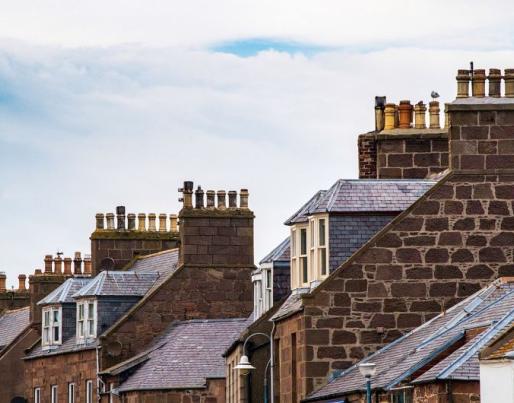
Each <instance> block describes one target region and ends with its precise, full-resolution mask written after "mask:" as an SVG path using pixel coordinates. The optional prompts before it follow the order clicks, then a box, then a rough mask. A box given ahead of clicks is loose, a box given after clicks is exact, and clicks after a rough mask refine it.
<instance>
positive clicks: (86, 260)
mask: <svg viewBox="0 0 514 403" xmlns="http://www.w3.org/2000/svg"><path fill="white" fill-rule="evenodd" d="M84 274H85V275H88V276H89V275H91V274H92V270H91V257H90V256H88V255H86V256H85V257H84Z"/></svg>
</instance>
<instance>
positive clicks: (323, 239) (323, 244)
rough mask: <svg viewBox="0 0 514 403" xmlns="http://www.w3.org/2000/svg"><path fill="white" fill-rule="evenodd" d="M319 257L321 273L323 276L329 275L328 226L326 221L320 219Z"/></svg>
mask: <svg viewBox="0 0 514 403" xmlns="http://www.w3.org/2000/svg"><path fill="white" fill-rule="evenodd" d="M318 256H319V258H318V259H319V261H318V265H319V271H320V274H321V276H326V275H327V274H328V265H327V225H326V219H325V218H320V219H318Z"/></svg>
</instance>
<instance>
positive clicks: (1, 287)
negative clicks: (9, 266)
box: [0, 271, 7, 292]
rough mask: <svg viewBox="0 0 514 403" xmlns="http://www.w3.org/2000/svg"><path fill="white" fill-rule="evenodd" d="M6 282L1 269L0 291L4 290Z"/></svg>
mask: <svg viewBox="0 0 514 403" xmlns="http://www.w3.org/2000/svg"><path fill="white" fill-rule="evenodd" d="M6 282H7V276H6V275H5V273H4V272H3V271H0V292H5V290H6Z"/></svg>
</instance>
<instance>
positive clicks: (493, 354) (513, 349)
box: [480, 325, 514, 360]
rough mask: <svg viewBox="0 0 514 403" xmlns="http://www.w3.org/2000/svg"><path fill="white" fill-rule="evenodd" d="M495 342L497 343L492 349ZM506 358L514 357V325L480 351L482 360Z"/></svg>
mask: <svg viewBox="0 0 514 403" xmlns="http://www.w3.org/2000/svg"><path fill="white" fill-rule="evenodd" d="M500 339H501V340H500ZM497 342H498V343H497ZM493 344H494V345H495V346H494V349H492V345H493ZM504 358H508V359H511V360H512V359H514V325H512V326H511V327H510V328H509V329H508V330H506V331H505V332H504V333H503V334H501V335H500V336H498V339H497V340H493V341H492V342H491V343H490V344H489V345H488V346H486V347H485V348H484V349H483V350H482V351H481V352H480V360H497V359H504Z"/></svg>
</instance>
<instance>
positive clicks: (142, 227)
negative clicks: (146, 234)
mask: <svg viewBox="0 0 514 403" xmlns="http://www.w3.org/2000/svg"><path fill="white" fill-rule="evenodd" d="M137 220H138V227H137V230H138V231H146V214H145V213H139V214H138V215H137Z"/></svg>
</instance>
